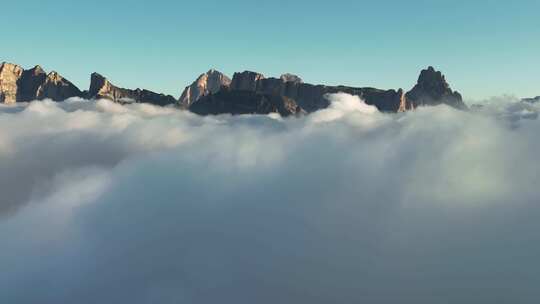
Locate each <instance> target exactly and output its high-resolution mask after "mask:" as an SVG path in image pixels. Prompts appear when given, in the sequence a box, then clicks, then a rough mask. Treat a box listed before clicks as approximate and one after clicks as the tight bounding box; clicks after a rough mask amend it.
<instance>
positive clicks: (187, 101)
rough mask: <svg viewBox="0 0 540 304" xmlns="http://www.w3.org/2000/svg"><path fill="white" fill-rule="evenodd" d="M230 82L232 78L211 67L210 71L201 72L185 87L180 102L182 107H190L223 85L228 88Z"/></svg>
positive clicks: (217, 90)
mask: <svg viewBox="0 0 540 304" xmlns="http://www.w3.org/2000/svg"><path fill="white" fill-rule="evenodd" d="M230 84H231V79H230V78H229V77H227V76H225V74H223V73H221V72H219V71H216V70H214V69H210V70H209V71H208V72H206V73H204V74H201V75H200V76H199V77H198V78H197V80H195V82H193V83H192V84H191V85H190V86H188V87H186V88H185V89H184V92H182V95H181V96H180V100H179V103H180V105H181V106H182V107H184V108H188V107H189V106H190V105H191V104H193V103H194V102H196V101H197V100H199V99H200V98H201V97H203V96H206V95H210V94H215V93H217V92H219V91H220V90H221V89H222V88H223V87H227V88H228V87H229V86H230Z"/></svg>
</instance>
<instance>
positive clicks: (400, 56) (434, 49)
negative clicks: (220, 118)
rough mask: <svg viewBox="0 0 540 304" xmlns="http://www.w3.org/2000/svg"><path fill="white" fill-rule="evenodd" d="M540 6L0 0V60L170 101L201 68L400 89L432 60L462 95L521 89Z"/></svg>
mask: <svg viewBox="0 0 540 304" xmlns="http://www.w3.org/2000/svg"><path fill="white" fill-rule="evenodd" d="M539 14H540V1H537V0H521V1H500V0H498V1H495V0H493V1H488V0H477V1H470V0H469V1H461V0H458V1H435V0H432V1H428V0H414V1H413V0H411V1H384V0H379V1H344V0H334V1H308V0H299V1H281V0H271V1H270V0H268V1H246V0H231V1H215V0H206V1H189V2H188V1H165V0H154V1H112V0H109V1H104V0H94V1H72V0H56V1H43V0H25V1H6V2H5V3H2V29H3V31H2V37H3V41H4V42H3V43H2V46H1V48H0V50H1V53H0V54H1V57H0V61H9V62H14V63H18V64H21V65H23V66H25V67H30V66H33V65H35V64H40V65H42V66H43V67H44V68H45V69H46V70H52V69H54V70H57V71H58V72H60V73H61V74H62V75H64V76H65V77H66V78H68V79H70V80H71V81H73V82H74V83H75V84H76V85H77V86H79V87H80V88H81V89H86V88H87V87H88V84H89V77H90V76H89V75H90V73H91V72H94V71H98V72H100V73H102V74H104V75H105V76H107V77H108V78H109V79H110V80H111V81H112V82H113V83H115V84H116V85H120V86H124V87H129V88H135V87H144V88H147V89H151V90H154V91H158V92H165V93H168V94H173V95H174V96H175V97H178V96H179V95H180V93H181V91H182V89H183V88H184V87H185V86H186V85H188V84H189V83H190V82H192V81H193V80H194V78H196V76H198V75H199V74H201V73H202V72H205V71H207V70H208V69H210V68H216V69H218V70H221V71H223V72H225V73H226V74H229V75H232V73H233V72H235V71H243V70H255V71H259V72H262V73H263V74H265V75H267V76H279V75H280V74H282V73H285V72H291V73H295V74H298V75H300V76H301V77H302V78H304V80H305V81H307V82H312V83H325V84H344V85H353V86H374V87H379V88H399V87H403V88H406V89H409V88H410V87H412V85H413V84H414V82H415V81H416V79H417V77H418V73H419V71H420V69H422V68H424V67H426V66H428V65H433V66H435V67H436V68H438V69H441V70H442V71H443V72H444V73H445V74H446V75H447V78H448V80H449V82H450V83H451V84H452V86H453V88H454V89H457V90H459V91H461V92H462V93H463V95H464V96H465V98H467V99H482V98H487V97H490V96H496V95H502V94H515V95H517V96H520V97H527V96H536V95H540V73H539V71H540V17H539V16H540V15H539Z"/></svg>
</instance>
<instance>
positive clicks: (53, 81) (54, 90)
mask: <svg viewBox="0 0 540 304" xmlns="http://www.w3.org/2000/svg"><path fill="white" fill-rule="evenodd" d="M83 95H84V94H83V93H82V92H81V90H79V88H77V87H76V86H75V85H74V84H73V83H71V82H70V81H69V80H67V79H65V78H64V77H62V76H61V75H60V74H58V73H57V72H55V71H52V72H50V73H49V74H47V77H46V79H45V82H44V83H43V84H42V85H40V86H39V88H38V91H37V99H45V98H50V99H52V100H54V101H63V100H66V99H68V98H71V97H82V96H83Z"/></svg>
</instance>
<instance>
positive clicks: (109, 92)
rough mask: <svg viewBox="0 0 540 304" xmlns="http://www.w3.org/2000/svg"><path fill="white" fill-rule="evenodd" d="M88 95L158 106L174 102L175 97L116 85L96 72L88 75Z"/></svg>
mask: <svg viewBox="0 0 540 304" xmlns="http://www.w3.org/2000/svg"><path fill="white" fill-rule="evenodd" d="M88 97H89V98H94V99H100V98H103V99H109V100H111V101H114V102H118V103H150V104H154V105H159V106H166V105H171V104H175V103H176V99H175V98H174V97H172V96H170V95H164V94H158V93H155V92H152V91H148V90H141V89H135V90H130V89H124V88H120V87H116V86H115V85H113V84H112V83H111V82H110V81H109V80H107V78H105V77H103V76H102V75H100V74H98V73H92V75H91V76H90V89H89V90H88Z"/></svg>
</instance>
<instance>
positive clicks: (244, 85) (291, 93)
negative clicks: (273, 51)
mask: <svg viewBox="0 0 540 304" xmlns="http://www.w3.org/2000/svg"><path fill="white" fill-rule="evenodd" d="M231 89H232V90H247V91H253V92H259V93H264V94H270V95H278V96H285V97H288V98H292V99H294V100H295V101H296V103H297V104H298V105H299V106H300V107H302V109H304V110H306V111H307V112H314V111H317V110H319V109H324V108H326V107H328V105H329V102H328V100H327V98H326V95H327V94H333V93H340V92H342V93H347V94H351V95H356V96H359V97H361V98H362V99H364V100H365V101H366V103H367V104H369V105H374V106H376V107H377V108H378V109H379V110H381V111H384V112H397V110H398V109H399V104H400V99H401V94H400V93H399V92H398V91H395V90H379V89H375V88H353V87H346V86H325V85H313V84H309V83H303V82H302V80H301V79H300V77H298V76H295V75H291V74H285V75H282V76H281V77H280V78H265V77H264V76H263V75H262V74H259V73H255V72H250V71H246V72H242V73H236V74H234V77H233V80H232V83H231Z"/></svg>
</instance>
